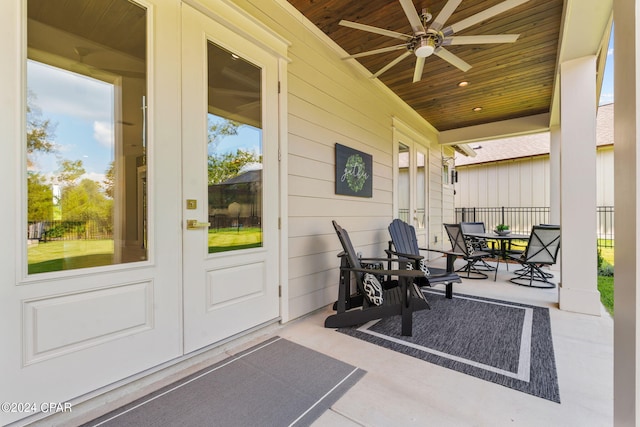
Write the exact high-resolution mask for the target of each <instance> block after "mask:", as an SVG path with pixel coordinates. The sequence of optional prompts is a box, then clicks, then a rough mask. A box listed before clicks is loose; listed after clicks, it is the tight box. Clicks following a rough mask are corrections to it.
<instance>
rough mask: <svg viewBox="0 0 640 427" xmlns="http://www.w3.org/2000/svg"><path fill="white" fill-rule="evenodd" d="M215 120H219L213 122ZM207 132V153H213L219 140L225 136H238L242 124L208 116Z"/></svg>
mask: <svg viewBox="0 0 640 427" xmlns="http://www.w3.org/2000/svg"><path fill="white" fill-rule="evenodd" d="M215 118H219V119H220V120H219V121H217V122H216V121H214V119H215ZM208 122H209V123H208V125H209V131H208V133H207V143H208V146H209V153H215V152H216V150H217V149H218V144H220V138H221V137H225V136H234V135H237V134H238V128H239V127H240V126H242V123H240V122H236V121H235V120H229V119H223V118H221V117H218V116H213V115H211V114H210V115H209V116H208Z"/></svg>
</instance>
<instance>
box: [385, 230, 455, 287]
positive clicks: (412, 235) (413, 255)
mask: <svg viewBox="0 0 640 427" xmlns="http://www.w3.org/2000/svg"><path fill="white" fill-rule="evenodd" d="M389 234H390V235H391V241H390V242H389V250H388V251H387V253H388V254H389V255H390V256H395V257H397V258H400V259H406V260H407V262H408V263H409V264H411V268H412V269H414V270H422V271H423V273H424V275H423V277H420V278H418V279H417V280H416V284H417V285H418V286H433V285H444V286H445V296H446V297H447V298H449V299H451V298H453V284H454V283H462V280H461V279H460V276H458V274H457V273H456V272H454V271H453V261H455V258H456V256H455V255H453V254H452V255H447V268H446V269H443V268H438V267H430V266H428V265H426V262H425V258H424V256H422V255H421V254H420V251H429V252H437V253H440V254H442V253H443V251H440V250H434V249H427V248H421V247H419V246H418V238H417V237H416V230H415V228H414V227H413V226H412V225H410V224H407V223H406V222H404V221H402V220H401V219H394V220H393V221H391V224H389ZM405 265H406V264H405Z"/></svg>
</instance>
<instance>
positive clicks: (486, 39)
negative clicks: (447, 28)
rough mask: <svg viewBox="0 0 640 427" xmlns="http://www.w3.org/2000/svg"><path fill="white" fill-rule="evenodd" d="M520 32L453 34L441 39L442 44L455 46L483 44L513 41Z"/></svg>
mask: <svg viewBox="0 0 640 427" xmlns="http://www.w3.org/2000/svg"><path fill="white" fill-rule="evenodd" d="M518 37H520V34H498V35H478V36H453V37H447V38H445V39H444V40H443V41H442V46H455V45H461V44H484V43H514V42H515V41H516V40H518Z"/></svg>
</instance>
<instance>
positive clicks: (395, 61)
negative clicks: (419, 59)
mask: <svg viewBox="0 0 640 427" xmlns="http://www.w3.org/2000/svg"><path fill="white" fill-rule="evenodd" d="M409 55H413V52H411V51H409V50H408V51H406V52H405V53H403V54H402V55H400V56H398V57H397V58H396V59H394V60H393V61H391V62H389V63H388V64H387V65H385V66H384V67H382V68H381V69H380V70H378V72H377V73H375V74H374V75H372V76H371V78H372V79H375V78H376V77H378V76H379V75H380V74H382V73H384V72H385V71H387V70H388V69H389V68H391V67H393V66H394V65H396V64H397V63H398V62H400V61H402V60H403V59H404V58H406V57H407V56H409Z"/></svg>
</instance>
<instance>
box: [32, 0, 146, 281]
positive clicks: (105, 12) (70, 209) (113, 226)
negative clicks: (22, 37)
mask: <svg viewBox="0 0 640 427" xmlns="http://www.w3.org/2000/svg"><path fill="white" fill-rule="evenodd" d="M27 19H28V21H27V44H28V53H27V57H28V60H27V112H26V115H27V130H26V131H27V138H26V140H27V143H26V144H27V147H26V151H27V160H26V161H27V176H26V186H27V223H28V228H27V230H26V236H27V241H28V245H27V260H28V272H29V274H35V273H42V272H51V271H59V270H70V269H77V268H85V267H96V266H103V265H111V264H120V263H128V262H134V261H141V260H145V259H147V233H146V230H147V224H146V218H147V202H146V194H147V193H146V192H147V182H146V108H145V98H146V88H147V76H146V69H147V64H146V45H147V38H146V31H147V24H146V20H147V11H146V9H145V8H143V7H141V6H139V5H136V4H135V3H133V2H131V1H129V0H111V1H108V2H105V1H95V0H28V1H27Z"/></svg>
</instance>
